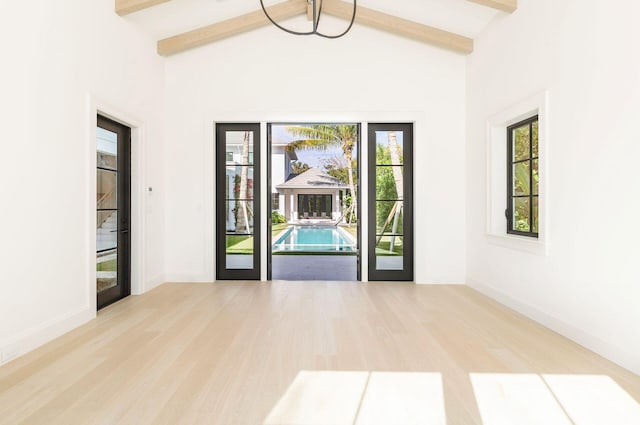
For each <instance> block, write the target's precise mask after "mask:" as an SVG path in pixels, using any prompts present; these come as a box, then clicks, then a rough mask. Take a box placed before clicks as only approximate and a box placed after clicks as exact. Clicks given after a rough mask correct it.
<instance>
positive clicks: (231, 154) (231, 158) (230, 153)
mask: <svg viewBox="0 0 640 425" xmlns="http://www.w3.org/2000/svg"><path fill="white" fill-rule="evenodd" d="M227 162H233V152H227Z"/></svg>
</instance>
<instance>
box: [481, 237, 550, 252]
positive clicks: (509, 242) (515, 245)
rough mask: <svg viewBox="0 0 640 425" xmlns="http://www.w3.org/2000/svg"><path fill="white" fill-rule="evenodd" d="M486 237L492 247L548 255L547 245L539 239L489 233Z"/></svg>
mask: <svg viewBox="0 0 640 425" xmlns="http://www.w3.org/2000/svg"><path fill="white" fill-rule="evenodd" d="M485 236H486V238H487V242H489V243H490V244H492V245H497V246H501V247H503V248H509V249H514V250H517V251H523V252H528V253H530V254H535V255H541V256H546V255H547V244H546V243H545V242H544V241H543V240H541V239H539V238H530V237H527V236H518V235H511V234H507V233H503V234H495V233H487V234H486V235H485Z"/></svg>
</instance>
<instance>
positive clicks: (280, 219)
mask: <svg viewBox="0 0 640 425" xmlns="http://www.w3.org/2000/svg"><path fill="white" fill-rule="evenodd" d="M286 222H287V219H286V218H284V216H283V215H282V214H280V213H279V212H278V211H271V223H272V224H280V223H286Z"/></svg>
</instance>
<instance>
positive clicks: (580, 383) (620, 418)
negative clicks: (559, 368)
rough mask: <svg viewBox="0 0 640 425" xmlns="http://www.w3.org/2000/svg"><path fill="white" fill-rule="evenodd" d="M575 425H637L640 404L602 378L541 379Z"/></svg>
mask: <svg viewBox="0 0 640 425" xmlns="http://www.w3.org/2000/svg"><path fill="white" fill-rule="evenodd" d="M542 377H543V378H544V380H545V381H546V382H547V384H548V385H549V388H550V389H551V391H553V394H555V396H556V398H557V399H558V401H559V402H560V404H562V406H563V407H564V409H565V411H566V412H567V414H568V415H569V417H570V418H571V420H573V422H574V423H575V424H576V425H599V424H616V425H637V424H640V404H639V403H637V402H636V401H635V400H634V399H633V397H631V396H630V395H629V394H628V393H627V392H626V391H625V390H624V389H622V387H620V385H618V383H617V382H615V381H614V380H613V379H611V378H610V377H609V376H605V375H542Z"/></svg>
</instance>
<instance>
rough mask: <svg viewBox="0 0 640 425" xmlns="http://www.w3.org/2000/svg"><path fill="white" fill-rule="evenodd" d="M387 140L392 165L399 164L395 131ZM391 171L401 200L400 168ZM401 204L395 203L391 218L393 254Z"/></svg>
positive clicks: (390, 244)
mask: <svg viewBox="0 0 640 425" xmlns="http://www.w3.org/2000/svg"><path fill="white" fill-rule="evenodd" d="M388 139H389V155H390V157H391V163H392V164H401V163H402V162H401V161H400V149H399V146H398V139H397V136H396V132H395V131H390V132H389V133H388ZM391 168H392V169H393V179H394V180H395V182H396V193H397V194H398V195H397V196H398V199H401V200H402V199H403V194H404V182H403V181H402V170H400V167H391ZM402 210H403V208H402V203H401V202H400V201H396V205H395V216H394V217H393V227H392V229H391V234H392V236H391V241H390V243H389V251H391V252H393V247H394V245H395V242H396V237H395V234H396V232H397V230H398V219H399V218H400V216H401V215H402Z"/></svg>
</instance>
